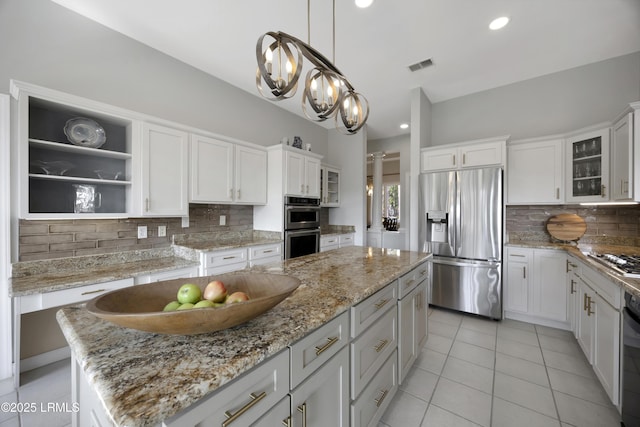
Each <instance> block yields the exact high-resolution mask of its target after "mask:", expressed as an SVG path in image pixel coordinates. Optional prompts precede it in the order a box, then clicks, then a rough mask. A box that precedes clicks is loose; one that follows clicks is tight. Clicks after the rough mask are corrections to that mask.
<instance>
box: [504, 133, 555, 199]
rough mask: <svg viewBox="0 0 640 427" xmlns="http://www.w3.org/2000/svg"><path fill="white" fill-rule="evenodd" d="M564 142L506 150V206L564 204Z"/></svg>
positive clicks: (553, 140) (536, 144)
mask: <svg viewBox="0 0 640 427" xmlns="http://www.w3.org/2000/svg"><path fill="white" fill-rule="evenodd" d="M563 166H564V141H563V140H562V139H551V140H542V141H532V142H526V143H518V144H510V145H509V146H508V147H507V183H506V184H507V204H509V205H516V204H525V205H531V204H562V203H564V177H563V172H564V168H563Z"/></svg>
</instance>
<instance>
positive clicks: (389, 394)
mask: <svg viewBox="0 0 640 427" xmlns="http://www.w3.org/2000/svg"><path fill="white" fill-rule="evenodd" d="M397 360H398V358H397V355H396V352H395V351H394V352H393V354H391V356H389V358H388V359H387V361H386V362H385V363H384V365H383V366H382V368H380V370H379V371H378V373H377V374H376V376H375V377H374V379H373V380H372V381H371V383H369V385H368V386H367V387H365V389H364V390H363V391H362V394H361V395H360V397H359V398H358V399H357V400H356V401H354V402H353V403H352V404H351V425H352V426H353V427H368V426H377V425H378V421H380V418H381V417H382V414H384V412H385V411H386V410H387V407H388V406H389V404H390V403H391V401H392V400H393V397H394V396H395V394H396V392H397V391H398V376H397V375H396V372H397V369H396V365H397Z"/></svg>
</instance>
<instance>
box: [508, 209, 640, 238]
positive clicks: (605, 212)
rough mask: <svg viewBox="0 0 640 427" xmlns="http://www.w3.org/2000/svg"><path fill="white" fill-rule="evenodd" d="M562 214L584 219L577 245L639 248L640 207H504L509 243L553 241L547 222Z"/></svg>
mask: <svg viewBox="0 0 640 427" xmlns="http://www.w3.org/2000/svg"><path fill="white" fill-rule="evenodd" d="M561 213H572V214H576V215H579V216H580V217H582V218H584V220H585V222H586V223H587V230H586V232H585V234H584V236H582V237H581V238H580V240H579V243H592V244H610V245H623V246H640V205H630V206H623V205H621V206H579V205H578V206H554V205H550V206H536V205H531V206H507V209H506V231H507V239H508V241H510V242H514V241H553V238H552V237H551V235H550V234H549V233H548V232H547V228H546V224H547V220H548V219H549V218H550V217H551V216H553V215H557V214H561Z"/></svg>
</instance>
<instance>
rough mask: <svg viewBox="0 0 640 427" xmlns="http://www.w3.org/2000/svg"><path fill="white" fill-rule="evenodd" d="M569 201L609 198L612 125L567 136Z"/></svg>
mask: <svg viewBox="0 0 640 427" xmlns="http://www.w3.org/2000/svg"><path fill="white" fill-rule="evenodd" d="M566 161H567V167H566V170H565V174H566V181H565V184H566V201H567V202H578V203H580V202H606V201H608V200H609V195H610V192H611V188H610V187H609V128H608V127H606V128H602V129H598V130H594V131H589V132H584V133H580V134H578V135H574V136H571V137H569V138H567V140H566Z"/></svg>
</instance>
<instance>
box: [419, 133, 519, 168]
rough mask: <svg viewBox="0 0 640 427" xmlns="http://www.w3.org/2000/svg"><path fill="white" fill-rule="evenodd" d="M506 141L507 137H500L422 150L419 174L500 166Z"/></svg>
mask: <svg viewBox="0 0 640 427" xmlns="http://www.w3.org/2000/svg"><path fill="white" fill-rule="evenodd" d="M506 140H507V137H500V138H493V139H486V140H478V141H470V142H467V143H464V144H455V145H448V146H445V147H433V148H423V149H422V150H421V152H420V156H421V158H420V172H430V171H435V170H447V169H461V168H475V167H482V166H500V165H502V164H503V163H504V158H505V147H506Z"/></svg>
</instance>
